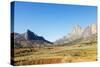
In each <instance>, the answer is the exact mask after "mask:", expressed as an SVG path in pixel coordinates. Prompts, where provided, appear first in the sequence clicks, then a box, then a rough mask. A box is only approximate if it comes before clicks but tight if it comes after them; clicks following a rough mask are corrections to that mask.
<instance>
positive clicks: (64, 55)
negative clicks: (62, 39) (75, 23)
mask: <svg viewBox="0 0 100 67" xmlns="http://www.w3.org/2000/svg"><path fill="white" fill-rule="evenodd" d="M96 54H97V52H96V44H94V45H89V46H88V45H87V46H80V44H79V45H77V46H51V47H43V48H18V49H14V59H13V58H12V60H13V61H14V65H28V64H51V63H65V62H84V61H95V60H96V59H97V58H96V56H97V55H96Z"/></svg>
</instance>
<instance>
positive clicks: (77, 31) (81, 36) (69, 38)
mask: <svg viewBox="0 0 100 67" xmlns="http://www.w3.org/2000/svg"><path fill="white" fill-rule="evenodd" d="M91 38H92V39H94V40H95V41H96V38H97V24H95V23H94V24H91V25H89V26H87V27H86V28H84V29H83V28H82V27H81V26H79V25H77V26H75V27H73V30H72V32H71V33H69V34H68V35H65V36H63V37H62V38H60V39H58V40H56V41H55V44H64V43H72V42H75V41H78V42H79V41H80V40H81V41H89V40H90V41H91V40H92V39H91Z"/></svg>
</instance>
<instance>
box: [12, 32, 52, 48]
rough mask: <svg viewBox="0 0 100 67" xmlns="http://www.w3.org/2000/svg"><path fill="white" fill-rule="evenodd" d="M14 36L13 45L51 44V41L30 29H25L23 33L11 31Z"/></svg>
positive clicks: (33, 45) (36, 45) (39, 45)
mask: <svg viewBox="0 0 100 67" xmlns="http://www.w3.org/2000/svg"><path fill="white" fill-rule="evenodd" d="M11 35H12V36H14V47H15V48H19V47H42V46H48V45H52V44H53V43H52V42H50V41H48V40H46V39H45V38H44V37H42V36H38V35H37V34H35V33H33V32H32V31H30V30H27V31H26V32H25V33H23V34H19V33H11Z"/></svg>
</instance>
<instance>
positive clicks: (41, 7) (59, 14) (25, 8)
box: [14, 2, 97, 41]
mask: <svg viewBox="0 0 100 67" xmlns="http://www.w3.org/2000/svg"><path fill="white" fill-rule="evenodd" d="M14 9H15V12H14V16H15V17H14V24H15V25H14V29H15V30H14V31H15V32H18V33H23V32H26V30H27V29H30V30H31V31H33V32H34V33H36V34H37V35H40V36H43V37H45V38H46V39H47V40H49V41H55V40H56V39H59V38H61V37H62V36H64V35H67V34H68V33H69V32H71V30H72V28H73V27H74V26H76V25H80V26H81V27H83V28H84V27H86V26H88V25H89V24H92V23H95V22H96V21H97V7H96V6H80V5H64V4H49V3H31V2H15V7H14Z"/></svg>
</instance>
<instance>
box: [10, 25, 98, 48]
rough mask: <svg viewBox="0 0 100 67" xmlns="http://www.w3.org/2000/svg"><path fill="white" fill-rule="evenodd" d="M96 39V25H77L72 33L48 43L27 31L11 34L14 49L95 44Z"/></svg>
mask: <svg viewBox="0 0 100 67" xmlns="http://www.w3.org/2000/svg"><path fill="white" fill-rule="evenodd" d="M96 38H97V24H91V25H89V26H87V27H86V28H82V27H81V26H79V25H77V26H75V27H73V29H72V31H71V32H70V33H69V34H67V35H65V36H63V37H62V38H60V39H58V40H56V41H55V42H50V41H48V40H46V39H45V38H44V37H42V36H38V35H37V34H35V33H34V32H32V31H30V30H29V29H28V30H27V31H26V32H25V33H22V34H20V33H15V32H13V33H11V39H12V41H14V48H22V47H24V48H25V47H44V46H52V45H62V44H66V45H67V44H72V43H74V44H75V43H86V42H87V41H88V42H96Z"/></svg>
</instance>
